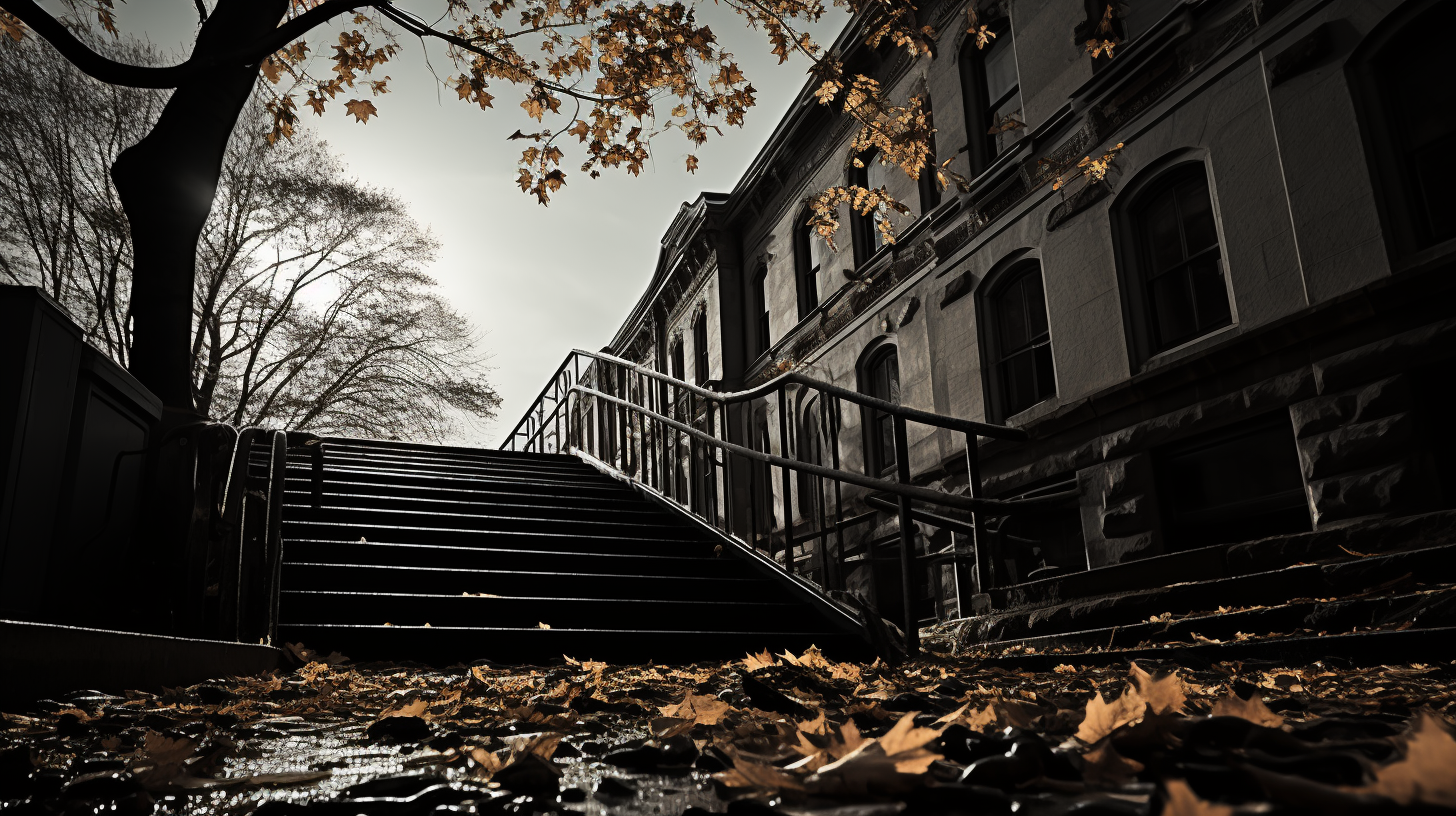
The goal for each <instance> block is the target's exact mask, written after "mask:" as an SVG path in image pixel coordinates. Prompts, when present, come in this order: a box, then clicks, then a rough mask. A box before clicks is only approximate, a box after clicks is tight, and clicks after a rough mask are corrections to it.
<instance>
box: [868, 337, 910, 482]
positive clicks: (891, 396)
mask: <svg viewBox="0 0 1456 816" xmlns="http://www.w3.org/2000/svg"><path fill="white" fill-rule="evenodd" d="M863 382H864V386H863V388H862V389H861V390H862V391H863V392H864V393H865V394H867V395H869V396H871V397H875V398H876V399H882V400H884V401H886V402H890V403H894V404H895V405H899V404H900V358H899V355H898V354H897V353H896V349H895V347H894V346H893V345H889V344H887V345H884V346H882V347H880V348H879V349H877V350H876V351H875V352H874V353H873V354H872V355H871V356H870V358H869V360H868V362H867V363H866V365H865V367H864V372H863ZM865 415H866V416H865V419H866V422H865V431H866V456H865V465H866V467H865V472H867V473H870V474H883V473H885V472H887V471H890V470H893V469H894V467H895V423H894V417H892V416H890V415H889V414H887V413H884V412H883V411H876V410H875V409H873V408H870V409H868V410H866V411H865Z"/></svg>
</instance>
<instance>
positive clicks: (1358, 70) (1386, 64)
mask: <svg viewBox="0 0 1456 816" xmlns="http://www.w3.org/2000/svg"><path fill="white" fill-rule="evenodd" d="M1423 5H1424V7H1420V6H1419V5H1417V6H1414V7H1412V6H1410V5H1408V6H1407V7H1406V8H1409V9H1411V11H1410V12H1408V13H1403V14H1401V17H1403V19H1400V18H1395V19H1393V20H1392V21H1391V23H1390V24H1389V25H1388V27H1386V28H1385V29H1384V30H1382V31H1378V32H1376V33H1375V34H1374V35H1372V36H1371V38H1370V41H1369V43H1368V45H1366V46H1364V47H1363V48H1362V52H1363V53H1362V54H1361V55H1360V56H1359V57H1357V58H1356V59H1355V60H1353V61H1352V62H1351V70H1352V72H1353V76H1352V77H1351V80H1352V81H1351V83H1350V84H1351V88H1352V90H1354V91H1355V94H1356V96H1357V99H1358V101H1359V102H1360V108H1361V113H1362V114H1363V115H1362V116H1361V124H1362V126H1363V134H1364V135H1365V137H1366V139H1367V145H1368V147H1367V150H1368V151H1369V155H1370V159H1371V164H1372V165H1373V167H1372V170H1373V171H1374V175H1375V177H1376V180H1377V182H1378V185H1379V187H1380V198H1381V204H1382V205H1383V207H1382V208H1383V209H1384V211H1385V212H1384V216H1385V228H1386V232H1387V234H1388V235H1389V238H1390V243H1391V245H1392V247H1391V248H1392V249H1393V250H1394V252H1395V253H1396V254H1400V255H1405V254H1411V253H1414V252H1418V251H1420V250H1424V249H1427V248H1429V247H1433V246H1435V245H1437V244H1440V243H1444V242H1446V241H1450V240H1453V239H1456V200H1453V198H1452V196H1451V189H1452V186H1453V185H1456V169H1453V165H1452V163H1451V156H1452V155H1453V151H1456V71H1453V70H1452V68H1451V60H1450V57H1449V53H1450V52H1449V49H1450V45H1449V43H1448V41H1447V39H1446V37H1447V32H1449V31H1450V30H1451V29H1450V27H1451V26H1456V6H1453V5H1452V4H1451V3H1449V2H1440V1H1439V0H1437V1H1436V2H1427V3H1425V4H1423Z"/></svg>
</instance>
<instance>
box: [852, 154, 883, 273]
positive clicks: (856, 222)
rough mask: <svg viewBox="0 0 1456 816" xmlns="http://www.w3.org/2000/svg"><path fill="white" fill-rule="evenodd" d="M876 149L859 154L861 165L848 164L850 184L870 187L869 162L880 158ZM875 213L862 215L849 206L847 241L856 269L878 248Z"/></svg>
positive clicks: (866, 261)
mask: <svg viewBox="0 0 1456 816" xmlns="http://www.w3.org/2000/svg"><path fill="white" fill-rule="evenodd" d="M879 157H880V153H879V151H878V150H868V151H865V152H864V153H861V154H859V155H858V156H857V157H856V158H858V159H859V161H860V163H861V164H863V165H864V166H863V167H855V166H854V163H853V161H851V162H850V165H849V174H848V179H847V180H848V182H849V185H850V186H858V187H862V188H864V189H866V190H868V189H869V187H870V163H871V162H877V161H879V160H880V158H879ZM875 232H876V229H875V215H874V213H870V214H869V215H864V214H862V213H858V212H855V211H854V209H853V208H852V207H851V208H850V211H849V242H850V247H851V248H852V249H853V250H854V266H855V268H856V269H858V268H859V267H861V266H864V265H865V264H866V263H869V261H870V259H871V258H873V257H875V253H876V252H879V250H880V248H879V247H876V246H875Z"/></svg>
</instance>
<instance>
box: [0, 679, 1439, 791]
mask: <svg viewBox="0 0 1456 816" xmlns="http://www.w3.org/2000/svg"><path fill="white" fill-rule="evenodd" d="M301 654H302V655H303V656H304V658H305V659H306V660H308V661H309V662H308V663H307V664H306V665H304V666H302V667H300V668H298V669H296V670H294V671H291V672H279V673H277V675H276V676H270V677H254V678H241V679H221V680H218V681H215V682H210V683H205V684H200V685H198V686H193V687H190V688H187V689H174V690H167V691H165V692H164V693H161V694H155V695H153V694H145V693H140V692H128V693H127V694H125V695H122V696H111V695H104V694H100V693H97V692H84V691H83V692H73V693H69V694H59V695H57V696H55V697H54V698H53V699H49V700H41V701H37V702H35V703H33V704H30V705H27V706H21V707H19V708H21V709H23V710H18V711H17V710H12V709H14V708H16V707H15V706H10V707H7V709H6V710H7V713H5V715H4V721H3V728H4V730H3V731H0V807H3V809H4V810H5V812H7V813H11V812H14V813H37V814H42V813H43V814H57V813H65V814H83V813H87V814H108V813H109V814H149V813H176V814H233V813H237V814H244V813H254V812H256V813H259V814H287V813H304V814H324V815H325V816H332V814H356V813H363V814H415V813H501V814H522V815H523V816H529V814H534V813H541V814H560V816H577V815H578V814H581V815H583V816H588V815H589V816H607V814H614V815H618V814H619V815H621V816H660V814H669V816H679V815H680V814H688V816H702V814H704V813H705V812H708V811H711V812H727V813H730V814H741V815H742V816H769V814H773V813H783V814H787V816H806V815H807V814H810V813H814V814H823V815H824V816H890V814H896V813H927V814H977V813H1032V814H1040V813H1046V814H1053V813H1055V814H1061V813H1082V814H1097V813H1108V814H1160V813H1161V814H1174V815H1175V816H1182V814H1212V813H1218V814H1228V813H1325V812H1330V813H1333V812H1346V813H1386V812H1394V811H1397V810H1400V811H1409V812H1449V811H1447V810H1445V808H1449V807H1453V806H1456V781H1453V778H1456V775H1453V774H1450V773H1449V772H1445V773H1436V772H1433V771H1431V770H1430V769H1431V768H1433V767H1434V768H1441V767H1444V768H1446V769H1447V770H1448V771H1449V769H1450V768H1456V740H1453V738H1452V737H1451V734H1450V724H1449V722H1448V717H1449V715H1450V714H1451V713H1452V711H1453V706H1456V703H1453V676H1456V667H1453V666H1452V665H1416V666H1383V667H1377V668H1373V669H1355V668H1345V669H1342V668H1339V667H1338V666H1335V665H1326V664H1324V663H1320V664H1315V665H1311V666H1304V667H1281V666H1275V665H1257V666H1255V665H1249V664H1239V665H1218V666H1212V667H1208V668H1204V669H1201V670H1197V671H1193V670H1188V669H1184V668H1180V667H1176V666H1147V667H1142V666H1118V667H1112V668H1087V667H1076V666H1073V665H1069V664H1066V665H1059V666H1057V668H1056V670H1055V671H1051V672H1041V673H1037V672H1028V671H1009V670H1005V669H1001V668H997V667H995V666H992V665H985V664H982V663H979V662H976V661H972V660H947V659H935V658H929V659H927V660H924V661H920V662H917V663H914V664H910V665H906V666H899V667H893V668H892V667H889V666H886V665H883V664H880V663H878V662H877V663H874V664H870V665H864V664H846V663H835V662H832V661H830V660H828V659H826V658H824V657H823V656H822V655H819V654H818V653H817V652H813V651H811V652H810V653H806V654H805V655H800V656H794V655H782V656H774V655H768V654H766V653H765V654H761V655H757V656H748V657H746V658H745V659H744V660H741V661H736V662H731V663H725V664H712V665H704V664H700V665H695V666H687V667H667V666H616V667H612V666H607V665H605V664H601V663H591V662H576V661H572V662H570V663H568V662H564V661H563V662H562V663H561V664H560V665H557V666H548V667H538V668H527V667H496V666H490V665H488V664H481V665H476V666H472V667H464V666H459V667H454V668H451V669H447V670H443V671H436V670H432V669H429V668H427V667H419V666H386V665H377V664H376V665H369V666H352V665H348V664H347V663H346V662H345V661H343V659H342V658H339V657H338V656H333V657H332V659H333V660H334V663H335V664H334V665H329V664H328V663H327V662H324V661H325V660H328V659H329V658H322V656H319V655H314V654H312V653H309V652H307V651H306V650H302V651H301ZM1412 780H1414V781H1412Z"/></svg>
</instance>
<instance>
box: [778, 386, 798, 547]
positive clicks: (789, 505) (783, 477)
mask: <svg viewBox="0 0 1456 816" xmlns="http://www.w3.org/2000/svg"><path fill="white" fill-rule="evenodd" d="M779 455H780V456H782V457H783V458H785V459H788V458H790V454H789V396H788V392H787V389H783V388H780V389H779ZM792 481H793V480H792V479H790V478H789V468H788V466H787V465H784V466H782V467H780V468H779V489H780V490H782V491H783V499H782V501H781V502H780V504H781V505H782V506H783V508H784V569H786V570H788V571H789V572H790V573H792V572H794V495H793V493H792V491H791V488H790V483H791V482H792Z"/></svg>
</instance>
